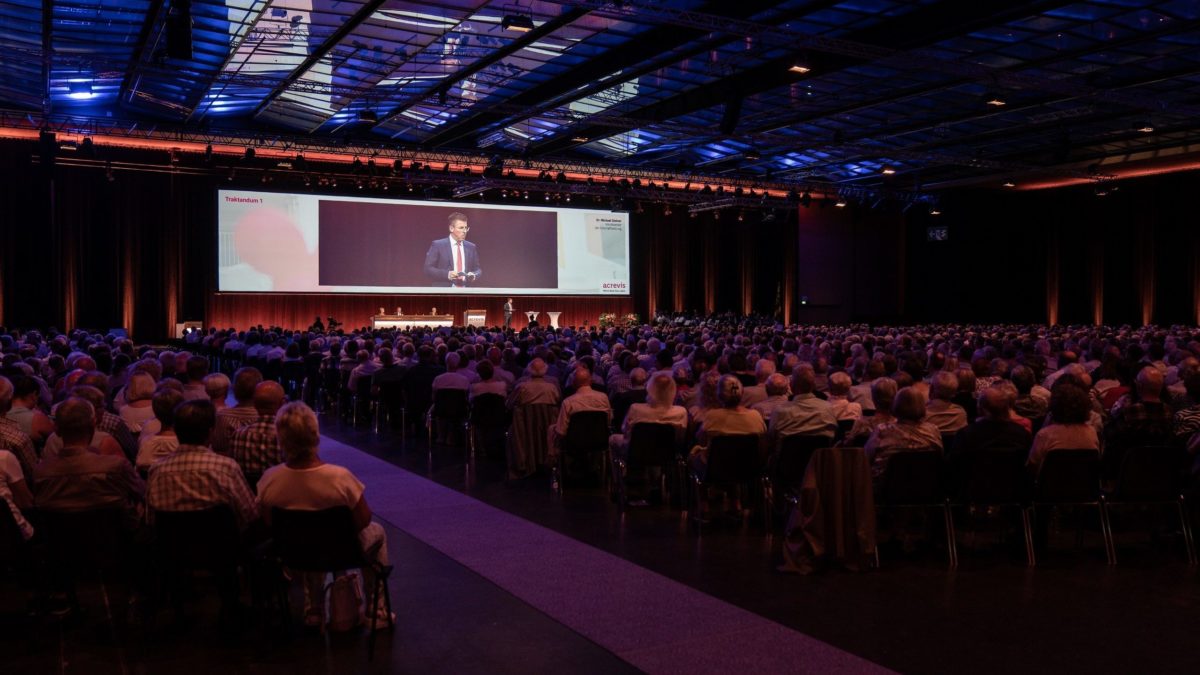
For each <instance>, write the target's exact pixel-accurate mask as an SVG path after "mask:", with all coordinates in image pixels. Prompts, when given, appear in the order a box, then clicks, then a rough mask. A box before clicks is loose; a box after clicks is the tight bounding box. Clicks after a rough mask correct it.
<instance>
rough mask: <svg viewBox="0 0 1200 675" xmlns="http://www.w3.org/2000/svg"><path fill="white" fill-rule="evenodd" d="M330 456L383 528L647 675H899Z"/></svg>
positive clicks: (336, 446)
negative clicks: (362, 490) (350, 476)
mask: <svg viewBox="0 0 1200 675" xmlns="http://www.w3.org/2000/svg"><path fill="white" fill-rule="evenodd" d="M321 456H322V458H323V459H325V461H328V462H332V463H335V464H340V465H342V466H345V467H347V468H349V469H350V470H351V471H353V472H354V473H355V475H357V476H358V477H359V478H360V479H361V480H362V481H363V482H364V483H365V484H366V486H367V501H368V503H369V504H370V505H371V509H372V510H373V511H374V512H375V515H376V517H378V518H381V519H383V520H386V521H388V522H389V523H391V524H392V525H394V526H395V527H397V528H399V529H401V530H403V531H405V532H407V533H408V534H410V535H412V536H413V537H415V538H417V539H419V540H421V541H423V542H425V543H426V544H428V545H429V546H431V547H433V548H435V549H437V550H439V551H441V552H442V553H444V554H446V555H447V556H449V557H451V558H453V559H455V560H456V561H458V562H459V563H461V564H462V565H464V566H466V567H467V568H469V569H471V570H472V571H474V572H476V573H478V574H479V575H480V576H482V577H484V578H486V579H488V580H489V581H491V582H492V583H494V584H496V585H497V586H499V587H500V588H503V589H504V590H506V591H508V592H509V593H512V594H513V595H514V596H516V597H517V598H519V599H521V600H522V601H524V602H526V603H528V604H529V605H531V606H532V607H535V608H536V609H538V610H540V611H542V612H544V613H546V614H547V615H548V616H550V617H552V618H553V619H555V620H556V621H559V622H561V623H562V624H564V625H565V626H567V627H569V628H571V629H572V630H574V631H576V632H578V633H580V634H581V635H583V636H585V637H587V638H589V639H590V640H592V641H594V642H596V643H597V644H599V645H600V646H602V647H604V648H605V649H608V650H609V651H611V652H613V653H614V654H616V655H617V656H618V657H620V658H621V659H624V660H625V661H627V662H629V663H631V664H633V665H634V666H636V667H637V668H640V669H642V670H644V671H646V672H647V673H652V674H657V673H688V674H689V675H696V674H697V673H730V672H738V671H749V672H761V673H782V672H793V673H803V672H820V673H869V672H870V673H874V672H888V671H886V670H885V669H883V668H881V667H879V666H877V665H875V664H873V663H871V662H869V661H865V660H863V659H860V658H858V657H856V656H854V655H852V654H849V653H847V652H844V651H842V650H839V649H837V648H835V647H832V646H830V645H828V644H826V643H824V642H821V641H819V640H815V639H813V638H810V637H808V636H806V635H804V634H802V633H799V632H796V631H794V630H791V629H789V628H786V627H784V626H781V625H779V624H777V623H774V622H772V621H768V620H767V619H764V618H762V617H760V616H757V615H755V614H752V613H750V612H747V611H744V610H742V609H739V608H737V607H735V606H733V605H730V604H728V603H725V602H722V601H720V600H717V599H716V598H713V597H711V596H708V595H705V594H703V593H700V592H698V591H696V590H693V589H691V588H689V587H687V586H684V585H682V584H680V583H677V582H675V581H672V580H670V579H668V578H666V577H663V576H661V575H659V574H656V573H654V572H651V571H649V570H646V569H643V568H641V567H638V566H637V565H634V564H632V563H629V562H627V561H625V560H622V559H621V558H618V557H616V556H613V555H610V554H608V553H605V552H603V551H600V550H597V549H595V548H592V547H590V546H587V545H585V544H582V543H580V542H577V541H575V540H574V539H571V538H569V537H565V536H563V535H561V534H558V533H556V532H552V531H550V530H547V529H546V528H543V527H541V526H538V525H535V524H532V523H529V522H527V521H525V520H522V519H520V518H518V517H516V516H513V515H510V514H508V513H505V512H504V511H501V510H499V509H496V508H493V507H491V506H488V505H486V504H484V503H482V502H479V501H476V500H475V499H472V498H470V497H468V496H466V495H463V494H461V493H459V492H455V491H453V490H450V489H448V488H445V487H442V486H440V485H438V484H436V483H434V482H432V481H428V480H426V479H424V478H421V477H420V476H417V475H415V474H412V473H409V472H407V471H404V470H403V469H400V468H397V467H395V466H393V465H391V464H388V463H387V462H384V461H382V460H379V459H376V458H374V457H371V456H370V455H367V454H366V453H363V452H360V451H358V450H355V449H354V448H352V447H350V446H348V445H345V444H342V443H338V442H337V441H334V440H332V439H329V438H322V442H321ZM397 574H401V575H402V574H404V570H402V569H401V570H397ZM401 602H403V599H401ZM407 609H408V610H409V611H419V608H407Z"/></svg>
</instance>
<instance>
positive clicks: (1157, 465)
mask: <svg viewBox="0 0 1200 675" xmlns="http://www.w3.org/2000/svg"><path fill="white" fill-rule="evenodd" d="M1185 458H1186V455H1185V453H1184V451H1183V450H1182V449H1180V448H1174V447H1169V446H1144V447H1138V448H1131V449H1130V450H1129V451H1128V452H1126V453H1125V457H1124V458H1123V459H1122V461H1121V469H1120V472H1119V473H1118V474H1117V483H1116V487H1115V488H1114V490H1113V492H1112V494H1110V495H1108V496H1107V497H1106V498H1105V499H1104V500H1103V501H1102V506H1103V508H1104V509H1105V511H1106V512H1108V511H1111V509H1112V508H1113V507H1114V506H1126V505H1130V504H1132V505H1138V506H1151V505H1173V506H1175V509H1176V512H1177V513H1178V514H1179V524H1180V527H1181V528H1182V530H1183V542H1184V546H1185V548H1186V550H1187V560H1188V564H1189V565H1195V564H1196V546H1195V543H1194V540H1193V538H1192V528H1191V523H1190V522H1189V519H1188V514H1187V509H1186V508H1185V504H1184V496H1183V488H1184V476H1185V474H1184V467H1185ZM1108 522H1109V531H1110V532H1111V530H1112V514H1111V513H1108ZM1116 562H1117V555H1116V544H1115V537H1114V543H1113V550H1112V564H1114V565H1115V564H1116Z"/></svg>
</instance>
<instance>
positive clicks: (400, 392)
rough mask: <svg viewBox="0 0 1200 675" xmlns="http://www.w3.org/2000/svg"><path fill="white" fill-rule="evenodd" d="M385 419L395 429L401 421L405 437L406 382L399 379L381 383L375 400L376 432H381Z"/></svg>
mask: <svg viewBox="0 0 1200 675" xmlns="http://www.w3.org/2000/svg"><path fill="white" fill-rule="evenodd" d="M385 420H386V421H387V423H388V425H389V426H391V427H392V428H393V429H394V428H396V426H397V424H396V423H397V421H399V427H400V432H401V433H400V436H401V437H402V438H403V436H404V427H405V425H406V424H407V422H408V418H407V409H406V407H405V404H404V384H403V382H401V381H399V380H392V381H389V382H380V383H379V392H378V393H377V394H376V401H375V433H379V432H380V429H381V428H382V426H383V423H384V421H385Z"/></svg>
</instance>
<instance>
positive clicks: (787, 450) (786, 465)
mask: <svg viewBox="0 0 1200 675" xmlns="http://www.w3.org/2000/svg"><path fill="white" fill-rule="evenodd" d="M831 445H832V443H831V442H830V439H829V437H828V436H807V435H804V434H792V435H791V436H784V437H783V438H782V439H781V440H780V441H779V456H778V457H777V458H776V460H775V475H774V477H773V479H774V480H775V482H776V483H778V484H779V486H780V487H790V486H798V485H800V484H801V483H803V482H804V471H805V470H806V469H808V462H809V460H811V459H812V456H813V453H815V452H816V451H817V450H819V449H821V448H828V447H830V446H831Z"/></svg>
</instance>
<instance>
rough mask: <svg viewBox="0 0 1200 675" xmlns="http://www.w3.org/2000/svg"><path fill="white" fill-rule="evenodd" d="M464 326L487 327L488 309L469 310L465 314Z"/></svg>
mask: <svg viewBox="0 0 1200 675" xmlns="http://www.w3.org/2000/svg"><path fill="white" fill-rule="evenodd" d="M463 325H464V326H475V327H476V328H483V327H485V326H487V310H486V309H468V310H467V311H465V312H463Z"/></svg>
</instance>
